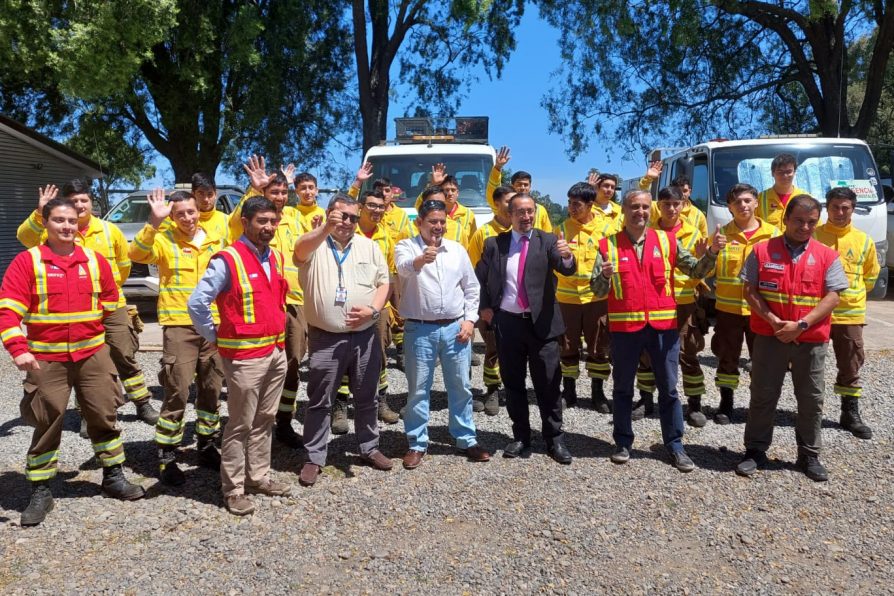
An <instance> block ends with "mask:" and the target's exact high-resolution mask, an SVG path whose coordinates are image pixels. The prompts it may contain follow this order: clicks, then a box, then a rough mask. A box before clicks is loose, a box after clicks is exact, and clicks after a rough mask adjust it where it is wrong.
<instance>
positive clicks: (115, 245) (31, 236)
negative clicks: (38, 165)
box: [16, 210, 130, 308]
mask: <svg viewBox="0 0 894 596" xmlns="http://www.w3.org/2000/svg"><path fill="white" fill-rule="evenodd" d="M16 238H18V240H19V242H21V243H22V244H24V245H25V248H34V247H35V246H37V245H38V244H41V243H43V242H46V240H47V230H46V227H44V223H43V217H42V216H41V215H40V214H39V213H38V212H37V211H36V210H35V211H33V212H32V213H31V215H29V216H28V219H26V220H25V221H23V222H22V225H20V226H19V229H18V231H17V232H16ZM75 242H76V243H78V244H80V245H81V246H83V247H85V248H90V249H92V250H94V251H95V252H98V253H99V254H101V255H102V256H104V257H105V258H106V260H107V261H108V262H109V265H111V266H112V273H113V274H114V276H115V284H116V285H117V286H118V308H122V307H124V306H126V305H127V301H126V300H125V299H124V292H122V291H121V286H122V284H124V282H125V280H127V278H128V277H130V257H128V256H127V238H125V237H124V232H122V231H121V230H120V229H119V228H118V226H116V225H115V224H113V223H110V222H107V221H105V220H104V219H99V218H98V217H94V216H92V215H91V216H90V222H89V223H88V224H87V229H86V230H84V231H83V232H81V231H80V230H78V233H77V236H75Z"/></svg>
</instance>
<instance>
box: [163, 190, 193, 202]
mask: <svg viewBox="0 0 894 596" xmlns="http://www.w3.org/2000/svg"><path fill="white" fill-rule="evenodd" d="M190 199H195V197H194V196H193V195H192V193H191V192H186V191H185V190H175V191H174V192H172V193H171V194H170V196H169V197H168V202H169V203H180V202H181V201H188V200H190Z"/></svg>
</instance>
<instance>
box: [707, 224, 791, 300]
mask: <svg viewBox="0 0 894 596" xmlns="http://www.w3.org/2000/svg"><path fill="white" fill-rule="evenodd" d="M723 234H724V236H726V246H725V247H724V248H723V250H721V251H720V254H718V255H717V262H716V265H715V268H714V277H715V279H714V295H715V298H716V305H717V306H716V308H717V310H722V311H723V312H728V313H731V314H734V315H743V316H747V315H750V314H751V309H750V308H749V307H748V302H746V301H745V285H744V284H743V283H742V280H740V279H739V272H740V271H741V270H742V264H743V263H745V259H746V258H748V255H750V254H751V249H752V248H754V245H755V244H757V243H758V242H763V241H765V240H769V239H770V238H775V237H776V236H779V234H780V232H779V228H777V227H776V226H774V225H771V224H768V223H767V222H765V221H760V226H759V227H758V228H757V229H756V230H755V231H754V234H752V235H751V237H750V238H749V237H746V236H745V233H744V232H742V230H740V229H739V226H737V225H736V222H735V221H731V222H729V223H728V224H726V226H724V227H723Z"/></svg>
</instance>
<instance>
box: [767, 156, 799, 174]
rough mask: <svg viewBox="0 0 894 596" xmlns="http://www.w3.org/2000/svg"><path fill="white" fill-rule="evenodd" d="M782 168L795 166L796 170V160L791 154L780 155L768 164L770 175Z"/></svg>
mask: <svg viewBox="0 0 894 596" xmlns="http://www.w3.org/2000/svg"><path fill="white" fill-rule="evenodd" d="M782 166H795V168H797V167H798V160H797V159H795V156H794V155H792V154H791V153H780V154H779V155H777V156H776V157H774V158H773V161H771V162H770V173H771V174H772V173H773V172H775V171H776V170H778V169H779V168H781V167H782Z"/></svg>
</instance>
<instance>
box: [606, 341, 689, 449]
mask: <svg viewBox="0 0 894 596" xmlns="http://www.w3.org/2000/svg"><path fill="white" fill-rule="evenodd" d="M611 335H612V362H613V364H614V366H613V369H612V380H613V381H614V389H613V390H612V398H613V399H614V402H615V403H614V409H613V413H612V419H613V423H614V432H613V433H612V436H613V437H614V440H615V444H616V445H618V446H620V447H627V448H628V449H630V447H632V446H633V421H632V420H631V413H632V410H633V381H634V379H635V378H636V368H637V365H638V363H639V355H640V354H641V353H642V352H643V351H645V352H646V353H648V355H649V359H650V360H651V362H652V370H653V372H654V374H655V385H656V386H657V388H658V416H659V417H660V419H661V436H662V438H663V439H664V446H665V447H667V449H668V451H682V450H683V441H682V439H683V406H682V405H681V404H680V398H679V397H678V396H677V363H678V362H679V360H680V334H679V332H678V331H677V330H676V329H668V330H666V331H658V330H656V329H655V328H653V327H650V326H648V325H647V326H646V327H644V328H642V329H640V330H639V331H634V332H617V331H615V332H612V334H611Z"/></svg>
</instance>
